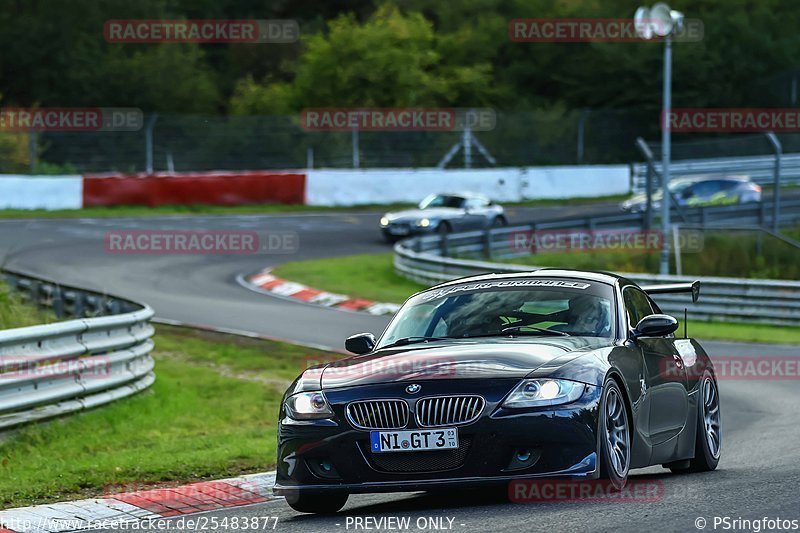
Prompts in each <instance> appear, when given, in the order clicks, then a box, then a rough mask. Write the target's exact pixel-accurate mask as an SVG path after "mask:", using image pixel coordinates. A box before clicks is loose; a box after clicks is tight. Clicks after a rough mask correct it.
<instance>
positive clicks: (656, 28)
mask: <svg viewBox="0 0 800 533" xmlns="http://www.w3.org/2000/svg"><path fill="white" fill-rule="evenodd" d="M634 26H635V28H636V33H637V34H638V35H639V37H641V38H642V39H651V38H652V37H653V36H654V35H657V36H659V37H664V88H663V98H664V102H663V109H662V110H661V117H662V118H661V265H660V268H659V272H660V273H661V274H669V238H668V236H669V234H670V229H671V228H670V220H669V215H670V207H671V205H670V204H671V200H672V195H671V194H670V192H669V161H670V140H671V138H670V133H671V132H670V123H669V112H670V109H671V108H672V35H673V34H674V33H675V32H677V31H680V30H681V29H682V28H683V13H681V12H680V11H675V10H673V9H670V8H669V6H668V5H667V4H664V3H661V2H659V3H658V4H656V5H654V6H653V7H652V9H648V8H646V7H640V8H639V9H637V10H636V14H635V15H634Z"/></svg>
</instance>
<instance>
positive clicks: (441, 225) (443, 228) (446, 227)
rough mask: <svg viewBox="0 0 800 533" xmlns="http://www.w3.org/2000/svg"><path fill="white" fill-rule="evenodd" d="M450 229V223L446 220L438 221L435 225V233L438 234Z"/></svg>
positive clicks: (445, 233)
mask: <svg viewBox="0 0 800 533" xmlns="http://www.w3.org/2000/svg"><path fill="white" fill-rule="evenodd" d="M451 231H452V228H451V227H450V224H449V223H447V222H439V225H438V226H436V233H438V234H439V235H447V234H448V233H450V232H451Z"/></svg>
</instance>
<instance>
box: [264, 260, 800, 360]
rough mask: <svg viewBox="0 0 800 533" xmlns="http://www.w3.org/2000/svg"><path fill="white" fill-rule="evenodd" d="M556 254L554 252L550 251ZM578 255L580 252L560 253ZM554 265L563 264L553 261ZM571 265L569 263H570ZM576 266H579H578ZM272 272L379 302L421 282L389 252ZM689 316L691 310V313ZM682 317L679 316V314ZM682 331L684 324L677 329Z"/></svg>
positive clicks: (699, 329) (722, 335) (707, 330)
mask: <svg viewBox="0 0 800 533" xmlns="http://www.w3.org/2000/svg"><path fill="white" fill-rule="evenodd" d="M551 255H557V254H551ZM560 255H562V256H564V255H569V256H574V257H575V258H580V257H581V254H560ZM553 266H563V264H555V265H553ZM570 266H572V265H570ZM578 268H579V267H578ZM273 273H274V274H276V275H278V276H280V277H283V278H286V279H289V280H292V281H296V282H299V283H304V284H307V285H310V286H311V287H314V288H317V289H323V290H327V291H332V292H340V293H343V294H347V295H349V296H354V297H361V298H368V299H371V300H377V301H381V302H398V303H399V302H402V301H404V300H405V299H406V298H408V297H409V296H410V295H411V294H413V293H414V292H417V291H419V290H421V289H423V288H425V286H424V285H420V284H418V283H414V282H412V281H409V280H407V279H405V278H402V277H400V276H398V275H397V274H395V272H394V268H393V266H392V253H381V254H364V255H356V256H349V257H339V258H333V259H314V260H310V261H301V262H296V263H286V264H285V265H281V266H279V267H278V268H276V269H275V270H273ZM690 317H691V313H690ZM678 319H679V320H681V321H682V319H681V317H678ZM682 332H683V326H681V329H680V331H679V333H680V334H682ZM689 332H690V334H691V335H692V336H693V337H697V338H699V339H707V340H728V341H737V342H761V343H770V344H800V327H789V326H769V325H763V324H731V323H710V322H700V321H696V320H690V321H689Z"/></svg>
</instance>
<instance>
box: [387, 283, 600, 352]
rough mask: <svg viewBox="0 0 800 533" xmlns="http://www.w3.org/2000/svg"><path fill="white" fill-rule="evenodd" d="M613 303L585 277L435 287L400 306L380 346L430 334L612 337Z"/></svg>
mask: <svg viewBox="0 0 800 533" xmlns="http://www.w3.org/2000/svg"><path fill="white" fill-rule="evenodd" d="M547 284H549V285H550V286H547ZM611 302H612V290H611V287H609V286H607V285H603V284H595V283H588V282H573V281H556V280H531V279H528V280H503V281H493V282H484V283H473V284H465V285H455V286H452V287H445V288H441V289H434V290H431V291H428V292H424V293H422V294H419V295H417V296H415V297H414V298H412V299H411V300H410V301H409V302H408V303H406V305H404V306H403V308H402V309H401V310H400V312H399V313H398V315H397V316H396V317H395V319H394V320H393V321H392V322H391V324H390V325H389V327H388V328H387V330H386V333H385V334H384V335H383V337H382V338H381V340H380V343H379V345H378V348H382V347H384V346H388V345H390V344H393V343H396V342H398V341H403V340H406V339H423V340H424V339H425V338H431V337H433V338H437V339H438V338H455V339H464V338H471V337H486V336H495V335H496V336H505V335H515V336H528V335H535V336H547V335H552V336H563V335H564V334H568V335H573V336H588V337H611V336H612V335H613V327H612V323H613V321H612V320H611V317H612V316H613V313H612V304H611Z"/></svg>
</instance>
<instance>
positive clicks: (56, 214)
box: [0, 195, 628, 219]
mask: <svg viewBox="0 0 800 533" xmlns="http://www.w3.org/2000/svg"><path fill="white" fill-rule="evenodd" d="M627 196H628V195H615V196H602V197H596V198H566V199H559V200H527V201H524V202H511V203H505V202H504V203H503V205H505V206H507V207H515V206H516V207H528V206H538V205H542V206H545V205H581V204H593V203H598V202H611V201H622V200H624V199H625V198H627ZM414 207H416V205H415V204H408V203H394V204H365V205H351V206H336V207H325V206H315V205H299V204H297V205H284V204H258V205H235V206H221V205H162V206H156V207H148V206H144V205H119V206H113V207H86V208H83V209H57V210H54V211H48V210H45V209H0V219H2V218H114V217H155V216H172V215H269V214H275V213H315V212H337V211H354V210H358V211H381V212H386V211H398V210H401V209H409V208H414Z"/></svg>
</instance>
